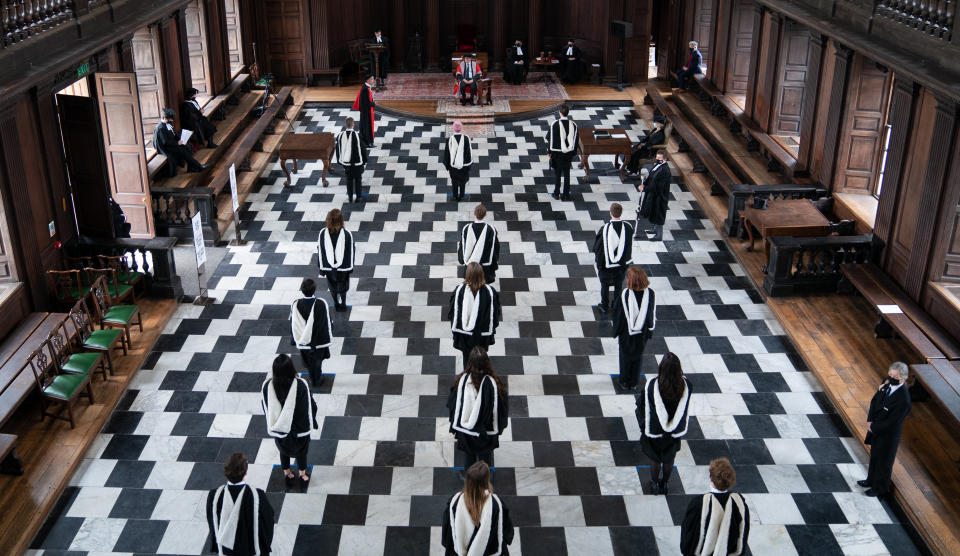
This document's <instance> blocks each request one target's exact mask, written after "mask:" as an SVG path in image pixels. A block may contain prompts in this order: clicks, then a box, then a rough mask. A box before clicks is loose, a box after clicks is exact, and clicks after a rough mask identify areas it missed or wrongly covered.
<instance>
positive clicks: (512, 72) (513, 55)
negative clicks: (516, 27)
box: [503, 39, 527, 85]
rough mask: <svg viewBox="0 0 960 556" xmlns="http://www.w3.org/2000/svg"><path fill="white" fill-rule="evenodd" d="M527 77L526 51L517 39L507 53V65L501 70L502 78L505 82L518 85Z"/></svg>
mask: <svg viewBox="0 0 960 556" xmlns="http://www.w3.org/2000/svg"><path fill="white" fill-rule="evenodd" d="M526 78H527V52H526V51H525V50H524V48H523V41H521V40H520V39H517V40H515V41H514V42H513V46H511V47H510V51H509V52H508V53H507V65H506V67H505V68H504V70H503V79H504V80H505V81H506V82H507V83H513V84H514V85H520V84H521V83H523V81H524V80H525V79H526Z"/></svg>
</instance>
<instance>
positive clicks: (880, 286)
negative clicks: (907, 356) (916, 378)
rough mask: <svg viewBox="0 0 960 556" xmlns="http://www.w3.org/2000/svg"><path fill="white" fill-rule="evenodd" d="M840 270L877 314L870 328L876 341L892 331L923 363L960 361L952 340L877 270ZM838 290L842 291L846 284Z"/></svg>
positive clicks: (867, 266)
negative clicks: (872, 329) (938, 360)
mask: <svg viewBox="0 0 960 556" xmlns="http://www.w3.org/2000/svg"><path fill="white" fill-rule="evenodd" d="M841 270H842V272H843V276H844V279H845V281H846V282H847V283H849V285H850V286H852V287H853V288H855V289H856V290H857V291H859V292H860V293H861V294H862V295H863V297H864V298H866V299H867V300H868V301H869V302H870V303H871V304H872V305H873V306H874V307H876V308H877V310H878V311H879V312H880V321H879V322H878V323H877V324H876V326H875V327H874V332H876V334H877V337H878V338H882V337H887V336H889V335H890V332H891V331H895V332H896V333H897V335H899V336H900V337H901V338H903V339H904V340H905V341H906V342H907V343H909V344H910V345H911V346H912V347H913V348H914V349H915V350H916V351H917V352H918V353H919V354H920V355H921V356H923V358H924V359H925V360H927V361H931V360H934V359H949V360H957V359H960V345H958V343H957V342H956V340H954V339H953V337H952V336H950V334H949V333H948V332H947V331H946V330H944V328H943V327H942V326H940V325H939V324H938V323H937V322H936V321H935V320H934V318H933V317H932V316H930V314H929V313H927V312H926V311H924V310H923V308H921V307H920V306H919V305H917V303H916V302H914V301H913V300H912V299H910V297H909V296H908V295H907V293H906V292H904V291H903V290H902V289H901V288H900V287H899V286H898V285H897V284H896V283H895V282H894V281H893V280H892V279H891V278H890V277H889V276H887V275H886V273H884V272H883V271H882V270H881V269H880V268H879V267H878V266H876V265H875V264H873V263H862V264H846V265H842V266H841ZM840 287H841V289H844V288H845V287H846V284H843V283H841V285H840Z"/></svg>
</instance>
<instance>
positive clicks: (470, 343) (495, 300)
mask: <svg viewBox="0 0 960 556" xmlns="http://www.w3.org/2000/svg"><path fill="white" fill-rule="evenodd" d="M467 287H468V286H467V285H466V284H460V285H459V286H457V289H455V290H454V291H453V294H451V295H450V308H449V310H447V320H448V321H450V322H451V331H452V332H453V347H454V348H456V349H458V350H460V351H463V352H467V353H469V352H470V350H471V349H473V348H475V347H477V346H480V347H482V348H484V349H486V348H489V347H490V346H492V345H493V344H495V343H496V338H495V334H496V331H497V325H499V324H500V318H501V316H500V294H499V293H497V290H496V289H495V288H493V287H492V286H483V287H481V288H480V289H479V290H477V293H478V296H479V299H478V303H480V309H479V310H478V313H477V322H476V325H475V326H474V327H473V330H463V328H462V327H461V322H460V321H459V318H460V313H461V311H462V309H463V295H464V288H467ZM455 319H457V320H455Z"/></svg>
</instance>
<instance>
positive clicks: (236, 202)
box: [230, 164, 240, 213]
mask: <svg viewBox="0 0 960 556" xmlns="http://www.w3.org/2000/svg"><path fill="white" fill-rule="evenodd" d="M230 197H231V200H232V201H233V212H234V213H236V212H237V209H239V208H240V199H239V198H238V197H237V165H236V164H231V165H230Z"/></svg>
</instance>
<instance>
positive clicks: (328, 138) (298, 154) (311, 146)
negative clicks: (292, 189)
mask: <svg viewBox="0 0 960 556" xmlns="http://www.w3.org/2000/svg"><path fill="white" fill-rule="evenodd" d="M277 156H278V157H279V158H280V167H281V168H283V173H284V174H286V175H287V182H286V185H290V170H288V169H287V159H290V158H292V159H293V173H294V174H296V173H297V161H298V160H301V159H306V160H322V161H323V174H322V175H321V176H320V179H321V181H322V182H323V186H324V187H327V185H328V184H327V170H328V169H330V158H331V157H332V156H333V134H332V133H288V134H287V135H286V136H284V138H283V140H282V141H280V146H279V147H278V148H277ZM331 173H332V171H331Z"/></svg>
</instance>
